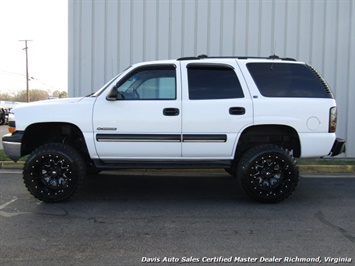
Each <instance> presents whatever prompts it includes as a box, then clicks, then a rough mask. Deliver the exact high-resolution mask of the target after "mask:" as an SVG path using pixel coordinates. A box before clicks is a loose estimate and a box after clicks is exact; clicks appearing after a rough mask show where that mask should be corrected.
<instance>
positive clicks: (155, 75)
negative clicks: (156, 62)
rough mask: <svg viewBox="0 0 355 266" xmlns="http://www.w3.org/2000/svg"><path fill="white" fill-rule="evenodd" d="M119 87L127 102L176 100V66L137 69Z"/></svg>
mask: <svg viewBox="0 0 355 266" xmlns="http://www.w3.org/2000/svg"><path fill="white" fill-rule="evenodd" d="M117 87H118V88H117V90H118V91H119V92H120V94H121V95H123V97H124V99H126V100H130V99H131V100H132V99H134V100H173V99H176V70H175V66H170V65H162V66H149V67H146V66H145V67H142V68H138V69H135V70H134V71H133V72H132V73H130V74H129V75H128V76H127V77H126V78H124V79H123V80H122V81H120V82H119V84H118V86H117Z"/></svg>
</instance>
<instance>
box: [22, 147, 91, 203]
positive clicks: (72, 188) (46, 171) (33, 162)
mask: <svg viewBox="0 0 355 266" xmlns="http://www.w3.org/2000/svg"><path fill="white" fill-rule="evenodd" d="M85 175H86V169H85V162H84V160H83V158H82V157H81V156H80V154H79V153H78V152H77V151H76V150H75V149H74V148H73V147H71V146H69V145H66V144H62V143H49V144H45V145H43V146H40V147H38V148H37V149H36V150H35V151H33V152H32V154H31V155H30V156H29V157H28V158H27V161H26V163H25V166H24V170H23V179H24V182H25V185H26V187H27V189H28V191H29V192H30V193H31V194H32V195H33V196H34V197H35V198H37V199H39V200H41V201H45V202H59V201H63V200H66V199H69V198H70V197H71V196H72V195H73V194H74V193H75V192H76V191H77V190H78V189H79V188H80V187H81V185H82V184H83V182H84V178H85Z"/></svg>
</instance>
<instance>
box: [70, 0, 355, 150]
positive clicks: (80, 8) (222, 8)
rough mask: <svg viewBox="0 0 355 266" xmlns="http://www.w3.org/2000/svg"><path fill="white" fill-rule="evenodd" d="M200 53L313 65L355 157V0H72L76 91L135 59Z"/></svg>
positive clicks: (92, 85) (72, 90)
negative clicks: (326, 86)
mask: <svg viewBox="0 0 355 266" xmlns="http://www.w3.org/2000/svg"><path fill="white" fill-rule="evenodd" d="M199 54H206V55H210V56H217V55H220V56H229V55H233V56H238V55H241V56H245V55H248V56H269V55H271V54H277V55H278V56H281V57H293V58H296V59H297V60H300V61H304V62H306V63H309V64H311V65H312V66H314V67H315V68H316V69H317V70H318V71H319V72H320V73H321V74H322V76H323V77H325V79H326V80H327V81H328V83H329V85H330V86H331V88H332V90H333V92H334V94H335V97H336V100H337V103H338V114H339V116H338V129H337V135H338V136H339V137H342V138H346V139H347V152H346V156H347V157H355V119H354V115H355V103H354V101H355V74H354V73H355V66H354V64H355V63H354V62H355V2H354V1H353V0H342V1H338V0H299V1H297V0H292V1H288V0H268V1H262V0H149V1H144V0H131V1H130V0H115V1H113V0H100V1H94V0H75V1H69V75H68V79H69V84H68V90H69V91H68V92H69V96H83V95H87V94H89V93H91V92H94V91H96V90H98V89H99V88H100V87H101V86H102V85H103V84H104V83H106V82H107V81H108V80H110V79H111V78H112V77H113V76H115V75H116V74H117V73H119V72H121V71H122V70H124V69H125V68H127V67H128V66H129V65H131V64H133V63H137V62H141V61H149V60H158V59H174V58H179V57H183V56H196V55H199ZM300 108H301V107H300Z"/></svg>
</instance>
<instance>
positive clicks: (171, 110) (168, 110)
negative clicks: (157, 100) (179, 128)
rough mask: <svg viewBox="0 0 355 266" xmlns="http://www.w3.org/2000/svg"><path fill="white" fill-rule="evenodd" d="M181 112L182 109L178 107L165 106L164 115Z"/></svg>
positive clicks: (173, 114)
mask: <svg viewBox="0 0 355 266" xmlns="http://www.w3.org/2000/svg"><path fill="white" fill-rule="evenodd" d="M179 114H180V110H179V109H178V108H164V109H163V115H165V116H177V115H179Z"/></svg>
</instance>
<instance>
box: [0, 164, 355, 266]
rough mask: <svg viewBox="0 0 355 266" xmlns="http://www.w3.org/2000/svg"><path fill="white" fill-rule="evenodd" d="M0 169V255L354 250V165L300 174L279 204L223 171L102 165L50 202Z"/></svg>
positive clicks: (277, 255) (2, 258)
mask: <svg viewBox="0 0 355 266" xmlns="http://www.w3.org/2000/svg"><path fill="white" fill-rule="evenodd" d="M0 176H1V178H0V264H1V265H39V266H41V265H54V266H56V265H85V266H91V265H93V266H94V265H95V266H97V265H125V266H130V265H132V266H137V265H150V266H153V265H154V266H156V265H158V266H159V265H206V266H207V265H214V266H215V265H221V266H222V265H239V264H243V265H265V264H266V265H276V264H278V265H289V264H292V265H334V264H335V262H337V264H336V265H353V264H354V260H355V224H354V220H355V212H354V206H355V176H354V174H341V175H339V174H332V175H307V176H306V175H303V176H302V178H301V180H300V182H299V185H298V187H297V188H296V190H295V192H294V193H293V195H291V197H290V198H288V199H287V200H285V201H283V202H282V203H279V204H259V203H255V202H254V201H252V200H250V199H249V198H248V197H247V196H245V195H244V194H243V193H241V191H240V190H239V189H238V187H237V182H236V179H235V178H232V177H230V176H229V175H227V174H226V173H211V172H205V173H203V172H200V171H195V172H194V171H191V172H181V171H180V172H170V173H167V172H164V171H156V172H154V173H153V172H146V171H140V172H132V171H118V172H103V173H101V174H99V175H95V176H89V177H88V178H87V179H86V181H85V184H84V187H83V188H82V190H80V191H79V192H78V193H77V194H76V196H74V197H73V198H72V199H71V200H70V201H67V202H62V203H56V204H46V203H43V202H40V201H38V200H36V199H35V198H33V197H32V196H31V195H30V194H29V192H28V191H27V190H26V188H25V186H24V184H23V182H22V177H21V170H17V169H16V170H11V169H2V170H0ZM230 261H231V262H230ZM327 261H328V262H327ZM329 261H332V263H329ZM340 261H347V262H346V263H339V262H340Z"/></svg>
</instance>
